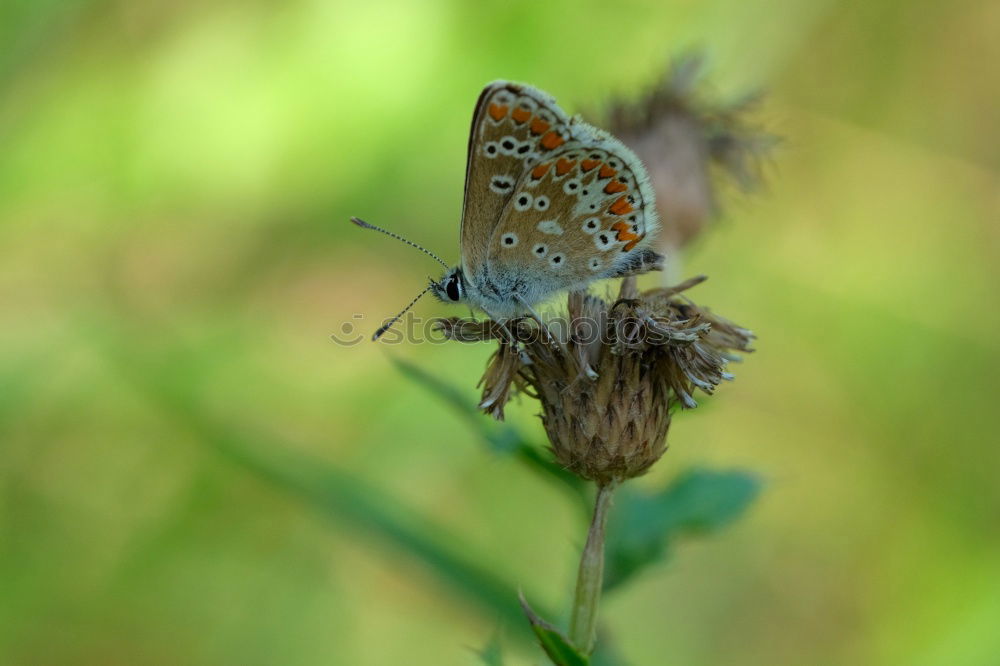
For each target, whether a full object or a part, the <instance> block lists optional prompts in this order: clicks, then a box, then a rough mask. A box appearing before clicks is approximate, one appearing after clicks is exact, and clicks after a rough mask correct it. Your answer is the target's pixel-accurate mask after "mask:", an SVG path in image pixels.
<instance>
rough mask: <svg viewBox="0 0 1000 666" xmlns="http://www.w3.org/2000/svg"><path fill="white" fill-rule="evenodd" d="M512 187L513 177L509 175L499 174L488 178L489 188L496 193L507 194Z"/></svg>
mask: <svg viewBox="0 0 1000 666" xmlns="http://www.w3.org/2000/svg"><path fill="white" fill-rule="evenodd" d="M512 187H514V179H513V178H512V177H511V176H507V175H504V174H499V175H496V176H493V177H492V178H490V190H492V191H494V192H496V193H497V194H507V193H508V192H510V190H511V188H512Z"/></svg>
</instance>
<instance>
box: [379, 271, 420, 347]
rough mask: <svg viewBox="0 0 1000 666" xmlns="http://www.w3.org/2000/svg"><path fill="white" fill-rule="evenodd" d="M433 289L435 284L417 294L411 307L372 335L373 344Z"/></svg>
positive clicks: (400, 312) (401, 311)
mask: <svg viewBox="0 0 1000 666" xmlns="http://www.w3.org/2000/svg"><path fill="white" fill-rule="evenodd" d="M433 287H434V283H433V282H431V283H430V284H429V285H427V286H426V287H424V290H423V291H422V292H420V293H419V294H417V295H416V297H415V298H414V299H413V300H412V301H410V304H409V305H407V306H406V307H405V308H403V309H402V310H400V311H399V314H398V315H396V316H395V317H393V318H392V319H390V320H389V321H387V322H385V323H384V324H382V325H381V326H380V327H379V329H378V330H377V331H375V333H374V335H372V342H375V341H376V340H378V339H379V338H381V337H382V334H383V333H385V332H386V331H388V330H389V329H390V328H392V325H393V324H395V323H396V322H397V321H399V320H400V318H401V317H402V316H403V315H405V314H406V313H407V312H408V311H409V309H410V308H412V307H413V306H414V305H416V304H417V301H419V300H420V297H421V296H423V295H424V294H426V293H427V292H428V291H430V290H431V289H432V288H433Z"/></svg>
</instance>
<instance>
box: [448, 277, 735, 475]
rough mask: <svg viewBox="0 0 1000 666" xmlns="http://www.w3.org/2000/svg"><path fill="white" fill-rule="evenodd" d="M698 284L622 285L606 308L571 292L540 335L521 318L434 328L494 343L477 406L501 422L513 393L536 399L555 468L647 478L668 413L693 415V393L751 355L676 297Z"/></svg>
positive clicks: (728, 326) (725, 326)
mask: <svg viewBox="0 0 1000 666" xmlns="http://www.w3.org/2000/svg"><path fill="white" fill-rule="evenodd" d="M703 280H704V278H694V279H692V280H688V281H687V282H685V283H683V284H680V285H678V286H676V287H672V288H658V289H651V290H649V291H645V292H642V293H640V292H639V291H638V290H637V288H636V283H635V279H634V278H627V279H625V280H624V281H623V282H622V285H621V290H620V293H619V295H618V298H617V299H616V300H615V301H613V302H609V301H607V300H605V299H602V298H598V297H595V296H592V295H588V294H586V293H583V292H574V293H571V294H570V295H569V298H568V303H567V312H566V314H565V316H564V318H559V317H556V318H555V319H552V320H549V321H547V322H546V323H545V324H544V327H539V325H538V323H537V322H535V321H534V320H529V319H521V320H517V321H513V322H507V323H506V324H505V325H503V326H502V327H501V325H500V324H497V323H496V322H491V321H481V322H480V321H472V320H464V319H459V318H450V319H443V320H440V321H439V323H438V325H439V328H440V330H442V331H443V332H444V334H445V335H446V337H448V338H450V339H453V340H458V341H461V342H473V341H483V340H498V341H499V348H498V349H497V351H496V352H495V353H494V354H493V356H492V357H491V358H490V360H489V362H488V364H487V367H486V372H485V373H484V375H483V378H482V380H481V382H480V384H481V386H482V387H483V396H482V401H481V403H480V407H481V408H482V409H484V410H485V411H486V412H487V413H489V414H490V415H492V416H493V417H494V418H496V419H503V416H504V407H505V405H506V404H507V402H508V401H509V400H510V398H511V395H512V393H513V391H515V390H516V391H520V392H522V393H524V394H525V395H528V396H530V397H532V398H537V399H538V401H539V402H540V403H541V406H542V414H541V417H542V422H543V424H544V426H545V431H546V433H547V434H548V437H549V441H550V442H551V448H552V452H553V454H554V455H555V457H556V460H557V461H558V462H559V463H560V464H561V465H563V466H564V467H566V468H567V469H569V470H570V471H572V472H574V473H575V474H577V475H578V476H581V477H583V478H585V479H589V480H592V481H595V482H597V483H598V484H599V485H604V484H607V483H610V482H618V481H623V480H625V479H629V478H632V477H635V476H638V475H640V474H642V473H644V472H645V471H646V470H648V469H649V467H650V466H651V465H652V464H653V463H655V462H656V461H657V460H659V458H660V456H662V455H663V452H664V451H665V450H666V447H667V442H666V436H667V430H668V429H669V428H670V418H671V414H672V412H673V410H674V409H675V408H678V407H679V408H684V409H686V408H691V407H695V406H696V403H695V400H694V392H695V390H696V389H699V390H701V391H703V392H705V393H709V394H710V393H712V392H714V390H715V388H716V387H717V386H718V385H719V384H720V383H721V382H722V380H724V379H732V376H731V375H730V374H729V373H727V372H726V365H727V363H728V362H729V361H732V360H736V359H738V358H739V357H738V356H735V355H734V352H736V351H740V352H749V351H752V350H751V349H750V343H751V341H752V340H753V339H754V336H753V334H752V333H751V332H750V331H748V330H746V329H744V328H741V327H739V326H736V325H735V324H733V323H732V322H729V321H727V320H726V319H723V318H722V317H719V316H717V315H714V314H712V313H711V312H710V311H709V310H707V309H705V308H701V307H699V306H697V305H695V304H694V303H692V302H691V301H690V300H688V299H687V298H686V297H684V296H682V295H681V294H682V292H683V291H685V290H686V289H688V288H690V287H692V286H694V285H695V284H698V283H699V282H701V281H703ZM513 339H516V344H514V343H513Z"/></svg>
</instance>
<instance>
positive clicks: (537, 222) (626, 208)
mask: <svg viewBox="0 0 1000 666" xmlns="http://www.w3.org/2000/svg"><path fill="white" fill-rule="evenodd" d="M657 228H658V225H657V219H656V212H655V206H654V200H653V192H652V188H651V187H650V186H649V182H648V177H647V176H646V171H645V168H644V167H643V166H642V163H641V162H640V161H639V159H638V158H637V157H636V156H635V155H634V154H633V153H632V151H631V150H629V149H628V148H626V147H625V146H624V145H623V144H622V143H621V142H620V141H618V140H617V139H615V138H614V137H612V136H610V135H609V134H607V133H606V132H603V131H601V130H599V129H597V128H596V127H593V126H591V125H588V124H587V123H585V122H583V121H582V120H580V119H579V118H572V119H570V118H569V117H567V116H566V114H565V113H564V112H563V111H562V109H560V108H559V107H558V106H557V105H556V103H555V101H554V100H553V99H552V98H551V97H549V96H548V95H546V94H545V93H542V92H541V91H539V90H537V89H535V88H532V87H531V86H527V85H523V84H517V83H511V82H507V81H495V82H493V83H491V84H489V85H487V86H486V88H485V89H484V90H483V92H482V94H481V95H480V97H479V101H478V103H477V104H476V110H475V112H474V114H473V120H472V130H471V132H470V136H469V153H468V163H467V167H466V183H465V200H464V203H463V209H462V231H461V249H462V263H461V265H460V266H459V267H457V268H454V269H452V270H450V271H449V272H448V273H447V274H446V275H445V277H444V278H443V279H442V280H441V281H440V282H439V283H436V285H435V287H434V291H435V293H437V295H438V296H439V298H441V299H442V300H445V301H447V302H466V303H469V304H470V305H473V306H474V307H478V308H480V309H482V310H483V311H484V312H486V313H487V314H489V315H491V316H492V317H495V318H504V319H506V318H510V317H514V316H517V315H518V314H524V312H525V310H526V308H529V307H530V306H531V305H532V304H535V303H538V302H539V301H542V300H545V299H546V298H547V297H549V296H551V295H553V294H555V293H558V292H561V291H568V290H574V289H583V288H586V287H587V285H588V284H590V283H591V282H593V281H595V280H598V279H603V278H610V277H621V276H625V275H633V274H638V273H643V272H646V271H648V270H655V269H659V268H661V265H662V257H661V256H660V255H658V254H657V253H656V252H654V251H653V250H651V249H650V248H649V244H650V242H651V240H652V237H653V235H654V232H655V231H656V229H657ZM456 296H457V298H456Z"/></svg>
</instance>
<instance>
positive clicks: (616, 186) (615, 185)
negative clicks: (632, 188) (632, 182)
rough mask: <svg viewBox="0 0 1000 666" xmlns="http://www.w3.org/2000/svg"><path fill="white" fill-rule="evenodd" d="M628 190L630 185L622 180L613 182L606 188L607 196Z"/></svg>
mask: <svg viewBox="0 0 1000 666" xmlns="http://www.w3.org/2000/svg"><path fill="white" fill-rule="evenodd" d="M627 189H628V185H626V184H625V183H623V182H622V181H620V180H613V181H611V182H610V183H608V184H607V185H605V186H604V192H605V194H614V193H615V192H624V191H625V190H627Z"/></svg>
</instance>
